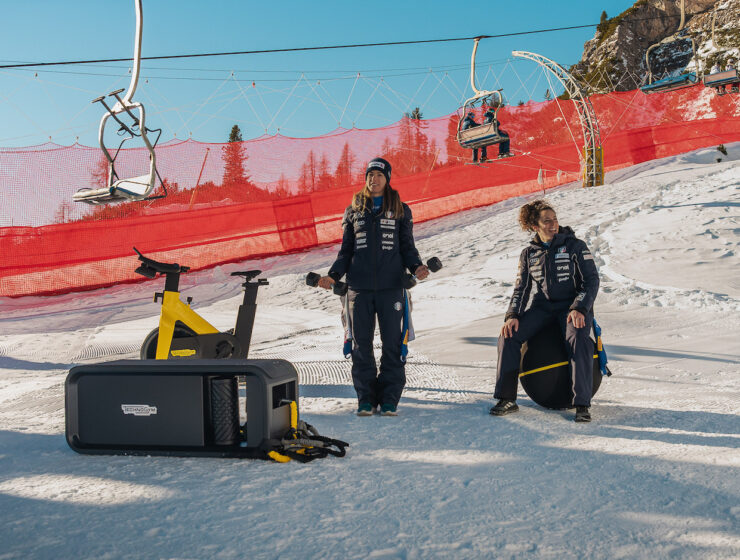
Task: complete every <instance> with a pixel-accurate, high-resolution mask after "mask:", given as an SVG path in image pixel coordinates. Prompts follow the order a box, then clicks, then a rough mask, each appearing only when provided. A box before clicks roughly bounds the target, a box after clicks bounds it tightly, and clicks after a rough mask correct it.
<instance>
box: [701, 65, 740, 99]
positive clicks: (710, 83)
mask: <svg viewBox="0 0 740 560" xmlns="http://www.w3.org/2000/svg"><path fill="white" fill-rule="evenodd" d="M738 82H740V76H739V75H738V72H737V69H732V70H725V71H723V72H715V73H714V74H709V75H708V76H704V85H705V86H707V87H713V88H720V89H718V90H717V94H718V95H724V94H725V93H727V92H726V91H725V88H724V86H728V85H731V84H736V83H738Z"/></svg>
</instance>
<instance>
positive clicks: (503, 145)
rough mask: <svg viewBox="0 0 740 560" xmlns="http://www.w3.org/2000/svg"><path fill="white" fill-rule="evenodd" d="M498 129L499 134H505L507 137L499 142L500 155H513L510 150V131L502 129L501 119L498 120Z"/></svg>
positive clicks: (501, 156)
mask: <svg viewBox="0 0 740 560" xmlns="http://www.w3.org/2000/svg"><path fill="white" fill-rule="evenodd" d="M496 130H498V134H499V136H503V137H505V138H506V140H504V141H503V142H499V144H498V157H500V158H503V157H509V156H510V155H511V152H510V151H509V150H510V140H509V133H508V132H506V131H505V130H501V121H499V120H496Z"/></svg>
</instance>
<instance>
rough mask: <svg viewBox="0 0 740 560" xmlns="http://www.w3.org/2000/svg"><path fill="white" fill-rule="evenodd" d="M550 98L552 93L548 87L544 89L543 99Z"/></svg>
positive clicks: (548, 99) (547, 99)
mask: <svg viewBox="0 0 740 560" xmlns="http://www.w3.org/2000/svg"><path fill="white" fill-rule="evenodd" d="M551 99H552V93H550V89H549V88H548V89H547V91H545V101H550V100H551Z"/></svg>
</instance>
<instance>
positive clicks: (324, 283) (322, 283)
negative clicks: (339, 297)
mask: <svg viewBox="0 0 740 560" xmlns="http://www.w3.org/2000/svg"><path fill="white" fill-rule="evenodd" d="M333 287H334V278H332V277H331V276H322V277H321V278H319V288H324V289H325V290H331V289H332V288H333Z"/></svg>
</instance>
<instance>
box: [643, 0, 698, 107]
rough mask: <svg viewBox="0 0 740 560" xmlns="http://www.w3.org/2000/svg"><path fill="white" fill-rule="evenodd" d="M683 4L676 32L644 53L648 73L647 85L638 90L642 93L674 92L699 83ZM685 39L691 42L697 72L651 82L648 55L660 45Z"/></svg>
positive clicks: (692, 47) (651, 74) (694, 46)
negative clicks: (685, 25)
mask: <svg viewBox="0 0 740 560" xmlns="http://www.w3.org/2000/svg"><path fill="white" fill-rule="evenodd" d="M684 3H685V0H681V21H680V23H679V24H678V29H677V30H676V32H675V33H673V34H672V35H669V36H668V37H665V38H664V39H662V40H660V41H658V42H657V43H655V44H654V45H651V46H650V47H648V50H647V51H645V66H646V67H647V71H648V83H647V84H645V85H644V86H641V87H640V90H641V91H642V92H643V93H658V92H665V91H674V90H677V89H681V88H685V87H689V86H693V85H694V84H695V83H697V82H698V81H699V78H698V76H697V72H698V70H699V66H698V64H696V62H697V60H696V41H694V38H693V37H691V36H690V35H688V34H687V32H686V29H684V23H685V20H686V12H685V10H684ZM685 37H687V38H688V39H689V40H690V41H691V50H692V53H693V59H694V63H695V64H696V69H697V72H684V73H682V74H680V75H678V76H668V77H666V78H663V79H660V80H657V81H653V69H652V68H651V67H650V53H651V52H652V51H653V49H655V48H657V47H659V46H661V45H667V44H670V43H674V42H676V41H678V40H680V39H683V38H685Z"/></svg>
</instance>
